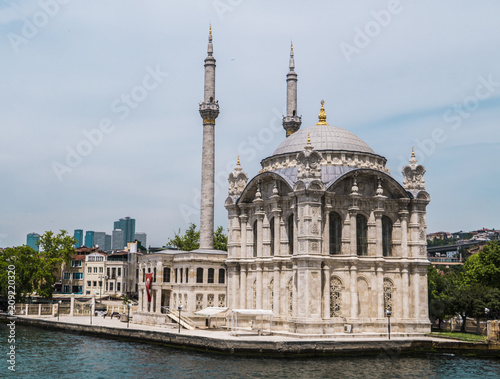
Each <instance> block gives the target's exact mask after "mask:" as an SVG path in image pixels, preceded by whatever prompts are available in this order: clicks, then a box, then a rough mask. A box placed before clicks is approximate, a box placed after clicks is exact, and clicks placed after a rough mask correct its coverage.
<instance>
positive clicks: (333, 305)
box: [330, 277, 342, 317]
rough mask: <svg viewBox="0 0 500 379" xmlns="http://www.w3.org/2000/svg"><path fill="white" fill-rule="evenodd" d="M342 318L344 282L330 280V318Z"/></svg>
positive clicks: (333, 278)
mask: <svg viewBox="0 0 500 379" xmlns="http://www.w3.org/2000/svg"><path fill="white" fill-rule="evenodd" d="M341 316H342V282H341V281H340V279H339V278H335V277H332V278H331V279H330V317H341Z"/></svg>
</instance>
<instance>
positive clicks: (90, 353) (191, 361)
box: [0, 324, 500, 379]
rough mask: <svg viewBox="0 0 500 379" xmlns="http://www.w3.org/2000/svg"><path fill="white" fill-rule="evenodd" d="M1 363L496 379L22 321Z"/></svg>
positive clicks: (43, 373) (24, 368)
mask: <svg viewBox="0 0 500 379" xmlns="http://www.w3.org/2000/svg"><path fill="white" fill-rule="evenodd" d="M6 336H7V328H6V325H5V324H0V341H1V342H0V347H1V348H2V350H6V353H7V352H8V351H7V345H8V344H7V338H6ZM4 356H5V355H4ZM1 362H2V363H1V364H0V377H2V378H3V377H14V376H15V377H20V378H75V377H80V378H106V379H109V378H308V379H309V378H365V377H367V378H453V379H459V378H500V360H499V359H479V358H466V357H459V356H444V355H439V356H438V355H424V356H418V357H407V356H403V357H400V356H399V355H398V354H397V352H396V351H387V352H385V353H384V354H381V355H379V356H376V357H357V358H301V359H298V358H287V359H277V358H245V357H239V356H225V355H217V354H205V353H197V352H193V351H189V350H180V349H173V348H168V347H164V346H161V345H151V344H144V343H136V342H126V341H119V340H108V339H104V338H97V337H90V336H85V335H79V334H72V333H65V332H59V331H47V330H43V329H38V328H33V327H28V326H22V325H17V326H16V372H15V373H12V372H10V371H9V370H8V369H7V363H6V361H5V360H4V359H2V360H1Z"/></svg>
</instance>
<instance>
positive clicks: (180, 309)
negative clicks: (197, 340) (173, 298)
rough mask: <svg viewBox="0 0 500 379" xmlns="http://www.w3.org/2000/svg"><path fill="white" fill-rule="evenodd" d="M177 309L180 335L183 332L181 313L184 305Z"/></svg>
mask: <svg viewBox="0 0 500 379" xmlns="http://www.w3.org/2000/svg"><path fill="white" fill-rule="evenodd" d="M177 309H178V310H179V333H180V332H181V311H182V305H179V306H178V307H177Z"/></svg>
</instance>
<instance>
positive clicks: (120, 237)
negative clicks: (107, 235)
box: [111, 229, 127, 250]
mask: <svg viewBox="0 0 500 379" xmlns="http://www.w3.org/2000/svg"><path fill="white" fill-rule="evenodd" d="M126 245H127V244H126V242H125V232H124V231H123V230H121V229H115V230H113V240H112V242H111V249H112V250H122V249H124V248H125V246H126Z"/></svg>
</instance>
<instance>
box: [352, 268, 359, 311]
mask: <svg viewBox="0 0 500 379" xmlns="http://www.w3.org/2000/svg"><path fill="white" fill-rule="evenodd" d="M351 318H352V319H357V318H358V268H357V267H356V266H355V265H352V266H351Z"/></svg>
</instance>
